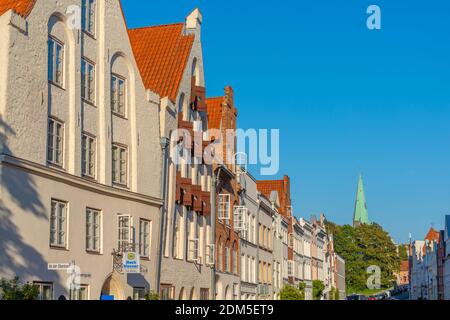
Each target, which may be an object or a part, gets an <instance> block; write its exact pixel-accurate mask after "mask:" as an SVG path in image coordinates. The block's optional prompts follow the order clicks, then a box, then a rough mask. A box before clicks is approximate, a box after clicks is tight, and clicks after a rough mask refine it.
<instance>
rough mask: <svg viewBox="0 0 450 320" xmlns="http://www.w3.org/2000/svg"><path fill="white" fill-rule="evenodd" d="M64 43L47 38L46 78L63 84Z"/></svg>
mask: <svg viewBox="0 0 450 320" xmlns="http://www.w3.org/2000/svg"><path fill="white" fill-rule="evenodd" d="M63 59H64V45H63V44H62V43H61V42H59V41H58V40H56V39H54V38H51V37H50V38H49V39H48V80H49V81H51V82H53V83H55V84H57V85H59V86H63V69H64V65H63Z"/></svg>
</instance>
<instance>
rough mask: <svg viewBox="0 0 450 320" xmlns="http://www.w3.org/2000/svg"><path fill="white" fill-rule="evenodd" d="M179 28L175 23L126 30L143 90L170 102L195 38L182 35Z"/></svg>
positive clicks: (177, 86)
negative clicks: (142, 82) (154, 93)
mask: <svg viewBox="0 0 450 320" xmlns="http://www.w3.org/2000/svg"><path fill="white" fill-rule="evenodd" d="M183 29H184V24H183V23H178V24H170V25H162V26H156V27H146V28H139V29H130V30H128V35H129V37H130V42H131V46H132V48H133V52H134V56H135V58H136V62H137V65H138V68H139V71H140V73H141V76H142V80H143V81H144V85H145V87H146V88H147V89H151V90H153V91H155V92H156V93H158V94H159V95H160V97H161V98H164V97H169V98H170V99H171V100H172V101H173V102H175V101H176V99H177V94H178V90H179V87H180V83H181V80H182V77H183V73H184V70H185V68H186V65H187V62H188V59H189V55H190V53H191V49H192V45H193V43H194V38H195V36H194V35H184V34H183Z"/></svg>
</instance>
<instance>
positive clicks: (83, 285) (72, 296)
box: [69, 284, 90, 301]
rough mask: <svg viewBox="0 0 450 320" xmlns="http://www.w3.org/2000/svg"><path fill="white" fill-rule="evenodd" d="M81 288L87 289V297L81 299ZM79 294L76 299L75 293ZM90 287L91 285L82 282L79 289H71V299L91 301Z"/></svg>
mask: <svg viewBox="0 0 450 320" xmlns="http://www.w3.org/2000/svg"><path fill="white" fill-rule="evenodd" d="M81 289H85V290H86V291H85V292H86V299H80V298H81ZM75 294H76V295H77V297H76V299H74V295H75ZM89 296H90V288H89V285H86V284H82V285H80V288H79V289H78V290H72V289H70V290H69V299H70V300H71V301H89V299H90V297H89Z"/></svg>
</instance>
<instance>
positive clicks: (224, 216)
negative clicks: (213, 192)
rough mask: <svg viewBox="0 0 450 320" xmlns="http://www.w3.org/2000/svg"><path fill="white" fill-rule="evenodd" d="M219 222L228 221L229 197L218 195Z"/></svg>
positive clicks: (227, 195)
mask: <svg viewBox="0 0 450 320" xmlns="http://www.w3.org/2000/svg"><path fill="white" fill-rule="evenodd" d="M218 211H219V220H230V195H229V194H219V210H218Z"/></svg>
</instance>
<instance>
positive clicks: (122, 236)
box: [117, 215, 132, 252]
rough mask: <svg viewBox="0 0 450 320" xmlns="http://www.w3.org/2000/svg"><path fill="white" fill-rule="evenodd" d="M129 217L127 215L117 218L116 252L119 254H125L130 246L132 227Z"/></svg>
mask: <svg viewBox="0 0 450 320" xmlns="http://www.w3.org/2000/svg"><path fill="white" fill-rule="evenodd" d="M131 225H132V223H131V217H130V216H127V215H119V216H118V229H117V231H118V237H117V239H118V250H119V252H125V251H127V250H128V249H129V248H130V245H131V244H132V240H131V239H132V235H131V232H132V227H131Z"/></svg>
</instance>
